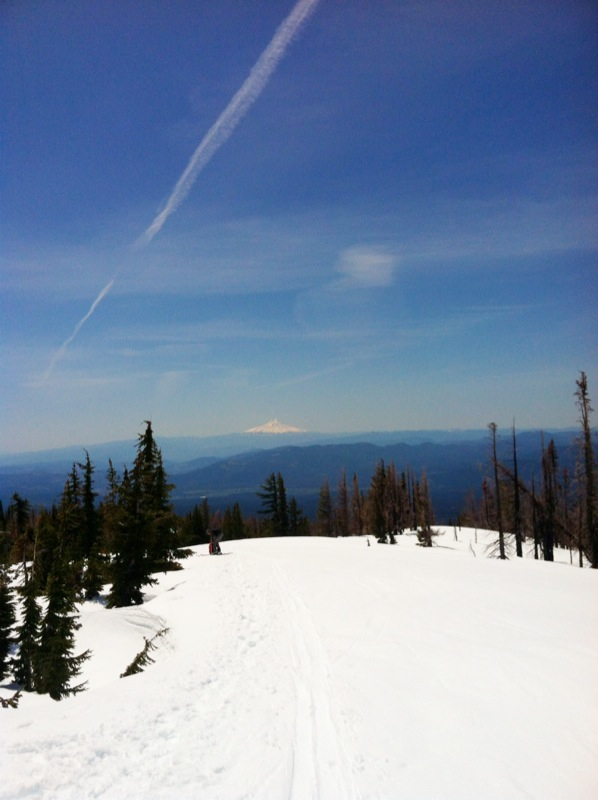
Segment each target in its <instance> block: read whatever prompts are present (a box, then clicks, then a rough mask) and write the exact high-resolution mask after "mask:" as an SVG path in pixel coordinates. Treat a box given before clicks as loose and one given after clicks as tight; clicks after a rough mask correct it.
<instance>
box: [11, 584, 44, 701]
mask: <svg viewBox="0 0 598 800" xmlns="http://www.w3.org/2000/svg"><path fill="white" fill-rule="evenodd" d="M20 594H21V597H22V598H23V600H22V618H21V624H20V625H19V626H18V627H17V635H16V638H17V644H18V648H19V649H18V652H17V656H16V658H15V661H14V664H13V675H14V679H15V681H16V682H17V683H19V684H20V685H21V688H22V689H24V690H25V691H26V692H33V691H34V690H35V689H36V684H37V677H38V663H39V634H40V625H41V610H40V607H39V604H38V602H37V595H36V591H35V582H34V581H33V580H32V579H31V578H29V577H27V576H26V578H25V583H24V584H23V586H22V587H21V589H20Z"/></svg>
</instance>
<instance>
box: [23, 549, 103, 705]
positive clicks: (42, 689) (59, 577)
mask: <svg viewBox="0 0 598 800" xmlns="http://www.w3.org/2000/svg"><path fill="white" fill-rule="evenodd" d="M47 598H48V604H47V609H46V613H45V615H44V618H43V622H42V626H41V634H40V644H39V651H38V674H37V681H36V684H35V689H36V691H37V692H39V693H40V694H49V695H50V697H51V698H52V699H53V700H61V699H62V698H63V697H66V696H67V695H71V694H77V693H79V692H81V691H83V689H84V688H85V684H84V683H82V684H78V685H77V686H72V685H71V681H72V680H73V679H74V678H76V677H77V676H78V675H79V673H80V672H81V666H82V664H83V662H84V661H85V660H86V659H88V658H89V656H90V655H91V653H90V651H89V650H86V651H85V652H84V653H81V654H80V655H77V656H75V655H73V648H74V646H75V632H76V631H77V630H78V629H79V628H80V627H81V625H80V623H79V621H78V617H77V614H76V606H75V599H76V595H75V590H74V587H73V586H72V584H71V579H70V574H69V570H68V567H67V564H66V562H65V559H64V557H63V554H62V553H57V557H56V559H55V562H54V566H53V568H52V572H51V573H50V576H49V578H48V588H47Z"/></svg>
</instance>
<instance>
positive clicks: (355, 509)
mask: <svg viewBox="0 0 598 800" xmlns="http://www.w3.org/2000/svg"><path fill="white" fill-rule="evenodd" d="M364 502H365V501H364V497H363V494H362V492H361V490H360V489H359V480H358V478H357V473H356V472H354V473H353V493H352V495H351V533H352V535H353V536H361V535H362V534H363V531H364V526H365V522H364V510H363V507H364Z"/></svg>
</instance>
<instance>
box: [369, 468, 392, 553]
mask: <svg viewBox="0 0 598 800" xmlns="http://www.w3.org/2000/svg"><path fill="white" fill-rule="evenodd" d="M368 508H369V517H370V529H371V532H372V534H373V535H374V536H375V537H376V539H377V540H378V542H379V543H380V544H386V542H387V541H388V539H387V520H386V468H385V466H384V461H380V462H379V463H378V466H377V467H376V471H375V473H374V475H373V477H372V480H371V483H370V491H369V494H368Z"/></svg>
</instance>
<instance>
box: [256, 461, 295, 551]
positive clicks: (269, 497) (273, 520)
mask: <svg viewBox="0 0 598 800" xmlns="http://www.w3.org/2000/svg"><path fill="white" fill-rule="evenodd" d="M261 488H262V489H263V491H262V492H257V496H258V497H260V498H261V499H262V507H261V509H260V511H259V513H260V514H263V515H264V516H265V517H266V519H267V526H266V531H267V535H270V536H286V535H288V533H289V510H288V505H287V499H286V488H285V485H284V480H283V477H282V475H281V474H280V472H279V473H278V475H275V474H274V473H273V472H272V473H270V475H269V476H268V478H267V479H266V481H265V483H263V484H262V486H261Z"/></svg>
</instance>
